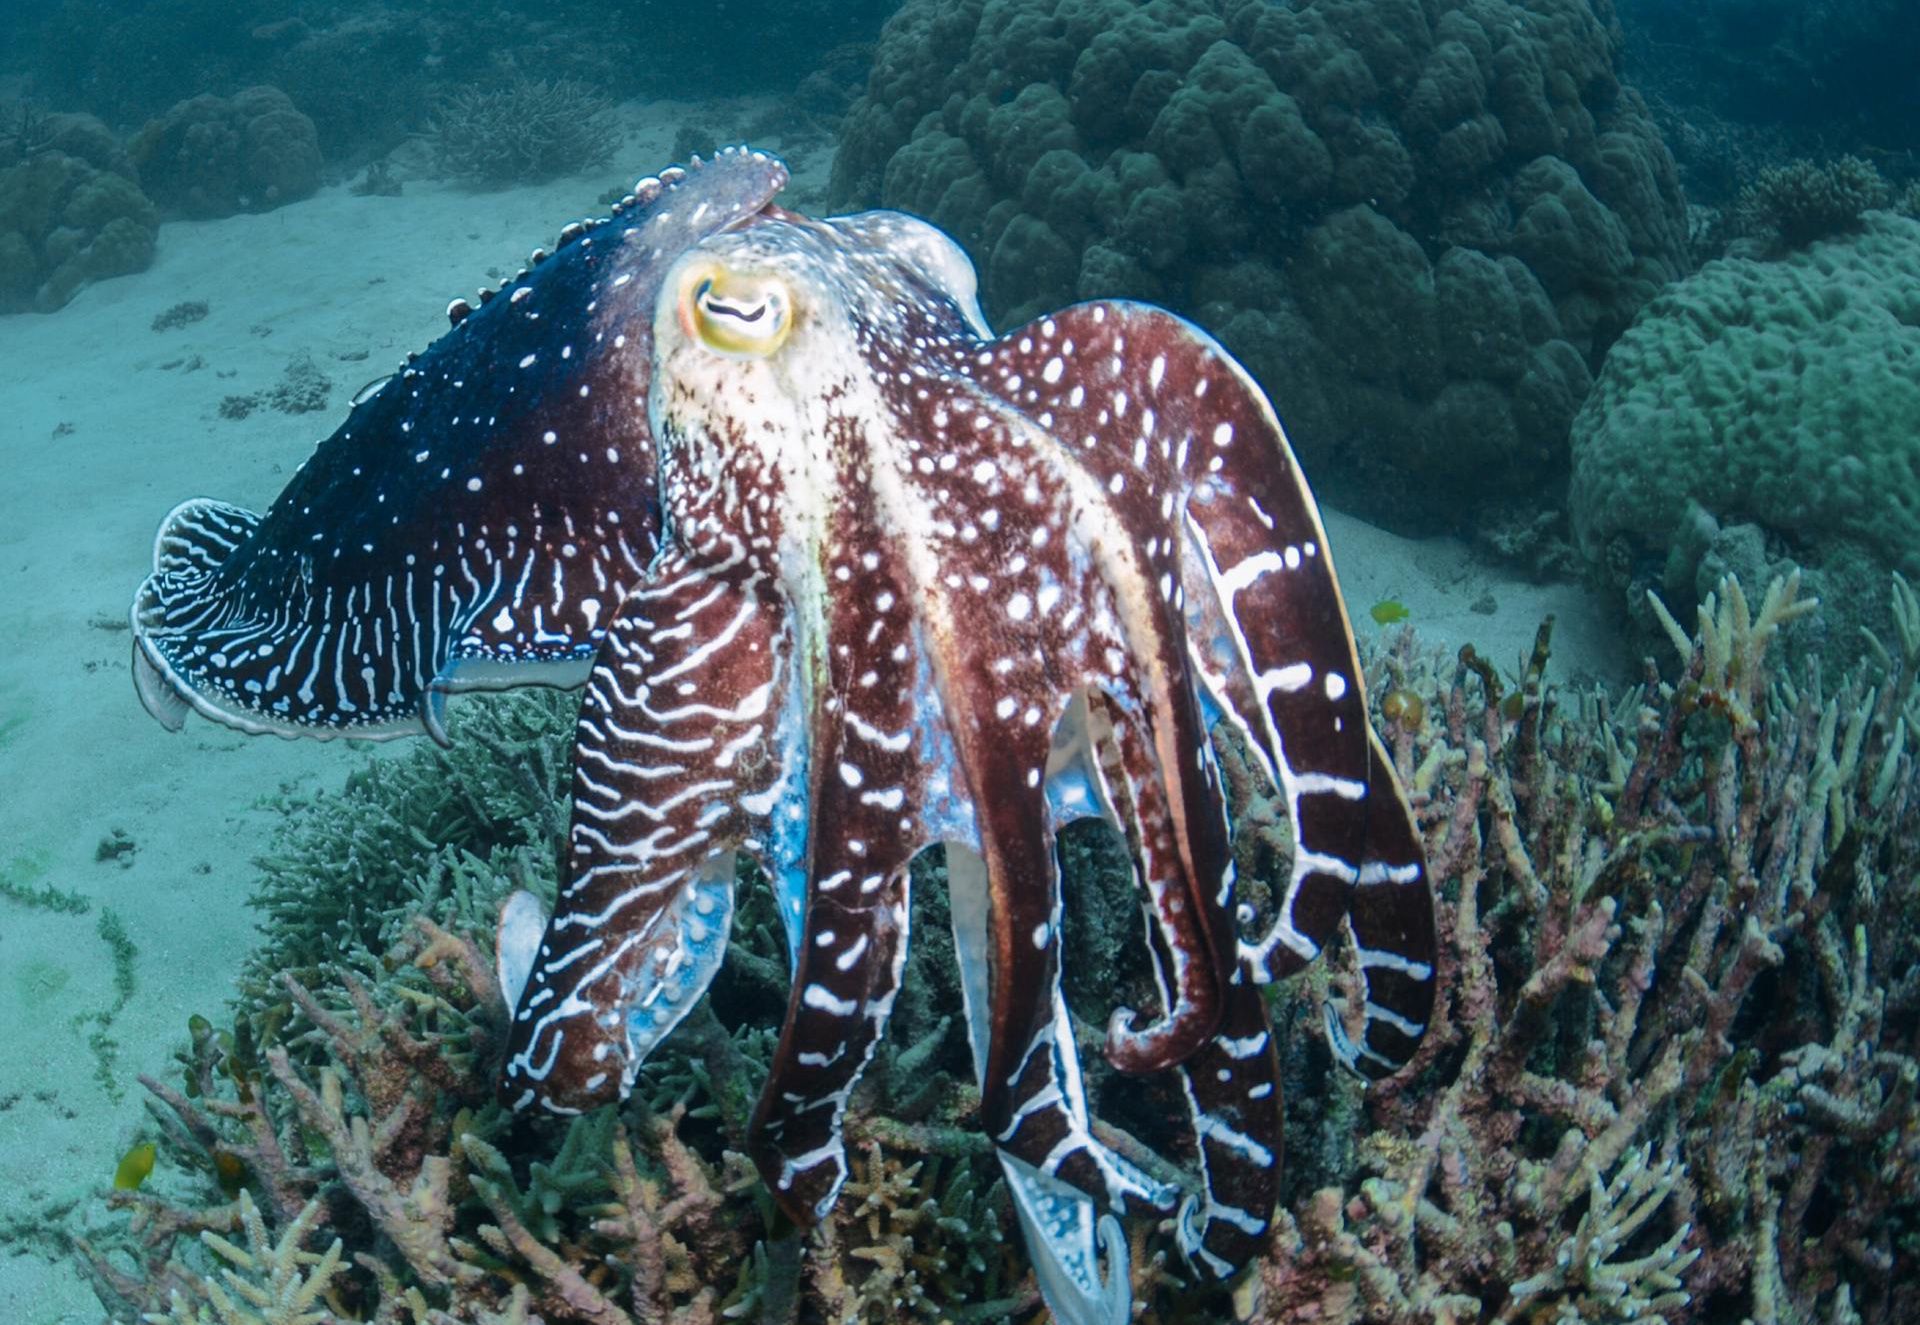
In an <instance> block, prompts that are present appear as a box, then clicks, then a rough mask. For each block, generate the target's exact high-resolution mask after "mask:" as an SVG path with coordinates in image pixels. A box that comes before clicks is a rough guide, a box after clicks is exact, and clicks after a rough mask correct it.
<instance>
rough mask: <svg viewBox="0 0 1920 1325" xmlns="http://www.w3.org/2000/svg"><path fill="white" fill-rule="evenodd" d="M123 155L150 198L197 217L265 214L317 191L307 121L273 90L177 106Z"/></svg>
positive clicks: (316, 159) (314, 141)
mask: <svg viewBox="0 0 1920 1325" xmlns="http://www.w3.org/2000/svg"><path fill="white" fill-rule="evenodd" d="M130 151H131V152H132V154H133V159H134V162H135V164H136V165H138V166H139V168H140V179H141V181H142V182H143V183H144V184H145V185H146V188H147V191H148V192H149V193H151V194H152V195H153V197H154V199H155V201H157V202H158V203H159V204H160V205H161V206H162V207H164V208H166V209H167V210H168V211H169V212H176V213H179V214H180V215H183V216H189V217H194V218H198V219H211V218H214V217H220V216H232V215H234V214H236V213H238V212H264V211H271V210H272V209H273V208H275V207H278V206H280V205H281V204H282V203H288V202H294V201H296V200H298V199H300V198H304V197H306V196H307V195H308V194H310V193H312V192H313V191H314V190H315V189H316V188H318V187H320V139H319V135H318V134H317V133H316V132H315V131H314V127H313V121H312V120H310V119H308V118H307V117H306V116H305V115H304V114H302V113H301V112H300V110H299V108H298V107H296V106H295V105H294V104H293V102H292V101H291V100H289V99H288V97H287V94H286V93H284V92H282V91H280V89H278V88H274V87H250V88H246V89H244V90H242V91H240V92H236V93H234V94H233V95H232V96H231V97H216V96H211V95H203V96H197V97H191V98H189V99H188V100H186V101H182V102H179V103H177V104H175V105H174V107H173V109H171V110H169V111H168V112H167V113H166V114H165V115H162V116H160V117H158V118H157V119H152V120H149V121H147V124H146V127H144V128H143V129H141V130H140V132H139V133H138V134H136V135H135V136H134V139H133V142H132V144H131V147H130Z"/></svg>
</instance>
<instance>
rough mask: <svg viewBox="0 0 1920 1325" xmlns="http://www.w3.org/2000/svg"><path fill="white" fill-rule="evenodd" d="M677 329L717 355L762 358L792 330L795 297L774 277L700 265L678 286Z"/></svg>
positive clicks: (774, 349) (777, 346)
mask: <svg viewBox="0 0 1920 1325" xmlns="http://www.w3.org/2000/svg"><path fill="white" fill-rule="evenodd" d="M680 325H681V327H682V329H683V330H685V332H686V333H687V335H688V336H689V337H691V338H692V339H694V340H697V341H699V342H700V344H702V345H704V346H706V347H707V348H708V349H709V350H712V351H713V352H714V353H715V354H724V355H726V356H728V357H729V358H744V359H764V358H766V357H767V356H769V355H771V354H772V353H773V352H774V351H776V350H778V349H779V348H780V346H781V345H782V344H784V343H785V342H786V339H787V333H788V332H790V331H792V330H793V297H792V295H791V294H790V293H789V292H788V289H787V285H786V282H784V281H782V280H781V279H780V278H779V277H778V276H774V275H769V274H763V273H759V272H744V273H743V272H734V271H729V270H727V269H726V268H725V267H720V266H707V267H699V268H696V269H695V270H693V271H691V272H689V273H687V277H686V280H685V282H684V283H683V284H682V285H681V287H680Z"/></svg>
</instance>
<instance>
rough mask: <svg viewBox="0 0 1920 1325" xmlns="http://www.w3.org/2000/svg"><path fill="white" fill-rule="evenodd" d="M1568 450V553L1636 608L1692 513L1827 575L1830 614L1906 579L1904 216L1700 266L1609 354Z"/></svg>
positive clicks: (1914, 446) (1919, 355)
mask: <svg viewBox="0 0 1920 1325" xmlns="http://www.w3.org/2000/svg"><path fill="white" fill-rule="evenodd" d="M1572 445H1573V480H1572V485H1571V488H1570V507H1571V514H1572V517H1573V527H1574V533H1575V536H1576V539H1577V542H1578V545H1579V547H1580V549H1581V552H1582V554H1583V556H1584V557H1585V558H1586V560H1587V561H1588V562H1589V563H1590V564H1591V565H1592V566H1593V567H1594V568H1595V570H1596V571H1598V572H1600V573H1601V574H1602V575H1604V576H1606V577H1607V578H1609V579H1610V580H1612V581H1613V582H1615V583H1617V584H1622V585H1624V586H1625V587H1626V588H1627V589H1628V591H1629V594H1630V599H1631V600H1634V601H1635V602H1636V603H1637V601H1638V600H1640V599H1642V598H1643V597H1644V595H1643V594H1641V593H1640V592H1639V591H1640V590H1641V589H1643V588H1645V587H1648V586H1649V585H1658V584H1660V583H1661V582H1662V580H1661V577H1663V576H1664V579H1665V582H1666V584H1667V585H1668V586H1669V588H1670V589H1671V588H1672V587H1674V584H1675V580H1676V576H1675V574H1674V573H1673V570H1672V568H1671V567H1669V566H1668V565H1667V563H1668V562H1670V561H1671V560H1672V559H1673V555H1674V554H1675V553H1676V551H1677V550H1679V549H1682V548H1684V547H1685V546H1686V545H1687V544H1688V542H1689V541H1690V539H1691V532H1690V527H1691V526H1692V525H1695V524H1698V523H1699V522H1700V519H1701V514H1702V513H1704V515H1705V516H1707V517H1710V518H1711V519H1712V520H1713V521H1716V522H1720V523H1724V524H1728V525H1742V524H1751V525H1756V526H1758V527H1759V529H1760V530H1761V531H1762V532H1763V533H1764V534H1765V535H1767V536H1768V537H1769V538H1771V539H1772V540H1774V541H1775V542H1776V543H1778V544H1781V545H1783V546H1784V547H1785V548H1786V549H1787V550H1788V551H1789V552H1790V553H1791V555H1792V558H1793V559H1794V560H1795V561H1797V562H1799V563H1800V564H1801V565H1803V566H1807V567H1809V568H1825V569H1826V570H1827V571H1829V572H1830V573H1829V574H1828V575H1827V576H1826V577H1825V578H1824V581H1823V582H1822V583H1821V584H1820V586H1819V588H1820V593H1821V596H1822V598H1823V599H1824V600H1825V601H1826V603H1827V605H1828V612H1827V615H1828V616H1829V617H1830V618H1835V619H1846V618H1850V617H1851V616H1853V615H1854V613H1853V612H1852V611H1851V609H1850V608H1848V607H1846V606H1845V604H1844V603H1843V601H1842V600H1843V599H1846V598H1848V597H1849V596H1850V595H1853V594H1858V593H1860V592H1868V593H1871V590H1870V589H1863V588H1861V587H1860V586H1871V585H1875V584H1878V583H1880V582H1883V581H1882V577H1883V575H1884V573H1885V572H1886V571H1887V570H1898V571H1901V572H1902V573H1904V574H1906V575H1908V576H1909V577H1911V576H1915V575H1920V222H1917V221H1913V220H1909V219H1907V218H1905V217H1901V216H1896V215H1894V214H1892V213H1890V212H1870V213H1868V214H1867V215H1866V217H1865V218H1864V220H1863V221H1862V229H1861V231H1860V233H1859V234H1858V235H1856V236H1851V237H1845V238H1836V239H1830V240H1825V241H1822V242H1819V243H1816V244H1814V245H1812V246H1811V247H1810V248H1808V249H1806V250H1804V251H1801V252H1797V253H1794V254H1791V255H1789V256H1787V257H1785V258H1783V259H1781V260H1779V261H1774V262H1767V261H1756V260H1751V259H1746V258H1725V259H1722V260H1720V261H1717V262H1711V263H1708V264H1707V265H1706V266H1705V267H1703V268H1701V269H1700V271H1698V272H1697V273H1695V274H1694V275H1693V276H1690V277H1689V278H1687V279H1686V280H1684V281H1682V282H1680V283H1679V284H1677V285H1675V286H1673V287H1672V288H1670V289H1669V290H1667V291H1666V292H1665V293H1663V294H1662V295H1660V296H1659V297H1658V298H1657V299H1655V300H1653V301H1652V302H1651V303H1649V304H1648V305H1647V306H1646V307H1645V308H1644V309H1643V310H1641V315H1640V318H1639V320H1638V321H1637V322H1636V323H1635V324H1634V325H1633V327H1632V329H1631V330H1629V331H1628V332H1627V334H1626V335H1625V336H1623V337H1621V339H1620V341H1619V343H1618V344H1617V345H1615V346H1614V348H1613V351H1612V353H1611V354H1610V355H1609V356H1608V358H1607V364H1606V368H1605V369H1604V370H1603V371H1602V372H1601V374H1600V378H1599V381H1598V382H1597V383H1596V385H1595V387H1594V390H1593V392H1592V394H1591V395H1589V397H1588V398H1587V402H1586V404H1585V405H1584V406H1583V407H1582V409H1581V411H1580V414H1579V416H1578V417H1577V418H1576V419H1575V421H1574V425H1573V433H1572ZM1681 569H1682V570H1683V571H1685V570H1686V568H1681ZM1872 569H1877V572H1878V573H1873V574H1864V575H1863V574H1861V573H1859V572H1861V571H1862V570H1872ZM1679 578H1682V579H1685V580H1691V579H1692V578H1693V576H1692V575H1691V574H1685V575H1683V576H1681V577H1679ZM1862 615H1865V616H1867V617H1869V618H1871V617H1874V616H1877V615H1878V614H1877V613H1874V612H1864V613H1862ZM1843 634H1844V635H1845V637H1846V642H1847V644H1848V647H1849V648H1852V647H1853V645H1854V639H1853V636H1852V632H1851V631H1845V632H1843Z"/></svg>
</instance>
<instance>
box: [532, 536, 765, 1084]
mask: <svg viewBox="0 0 1920 1325" xmlns="http://www.w3.org/2000/svg"><path fill="white" fill-rule="evenodd" d="M737 569H738V567H737V566H735V567H726V566H722V567H720V568H718V569H716V568H713V567H707V566H702V565H699V564H695V563H690V562H688V561H687V560H686V559H684V558H680V557H676V556H672V555H668V556H664V557H662V558H661V559H660V561H659V562H658V563H656V565H655V566H654V567H653V569H652V571H651V573H650V575H649V577H648V579H647V581H646V582H645V583H644V584H642V585H641V586H640V587H639V588H638V589H636V590H635V591H634V592H633V593H632V594H630V595H628V597H627V599H626V601H625V602H624V603H623V604H622V605H621V608H620V612H619V614H618V615H617V616H616V617H615V619H614V622H613V624H612V626H611V627H610V628H609V629H608V631H607V636H606V638H605V640H604V641H603V642H602V644H601V648H600V652H599V654H598V656H597V657H596V659H595V661H594V667H593V671H592V674H591V675H590V677H589V679H588V682H587V690H586V695H585V698H584V700H583V702H582V704H581V711H580V720H579V726H578V729H577V733H576V743H575V753H574V800H573V820H572V826H571V829H570V831H569V834H568V845H567V853H566V857H565V860H564V868H563V870H562V883H561V887H560V893H559V904H558V906H557V907H556V908H555V911H554V914H553V917H552V919H551V920H550V921H548V922H546V924H545V927H544V932H543V933H542V934H541V937H540V938H539V939H538V941H534V940H533V939H532V938H531V932H532V931H533V930H534V929H535V928H536V927H537V925H538V922H539V920H540V917H539V915H538V909H537V906H535V905H534V904H532V903H531V901H530V900H528V899H525V897H524V895H518V896H516V899H515V900H514V901H512V902H510V903H509V905H508V907H507V908H506V910H505V912H504V913H503V916H502V932H501V940H500V953H501V968H502V970H501V977H502V978H501V983H502V988H503V992H504V993H505V994H506V997H507V1000H508V1003H509V1006H510V1007H512V1009H513V1019H512V1022H511V1024H510V1029H509V1036H508V1043H507V1053H506V1062H505V1065H504V1067H503V1068H502V1070H501V1076H500V1081H499V1085H498V1090H499V1095H500V1098H501V1101H502V1103H504V1104H506V1105H507V1106H508V1107H510V1108H512V1109H516V1110H519V1109H528V1108H539V1109H543V1110H545V1111H547V1112H550V1113H559V1114H575V1113H580V1112H584V1111H585V1110H588V1109H592V1108H596V1107H598V1106H600V1105H602V1104H608V1103H612V1102H613V1101H615V1100H617V1099H622V1098H624V1097H625V1096H626V1093H627V1091H628V1090H629V1089H630V1088H631V1086H632V1084H633V1079H634V1074H635V1073H636V1072H637V1071H638V1070H639V1068H640V1065H641V1064H642V1062H644V1061H645V1059H646V1056H647V1055H648V1054H649V1053H650V1052H651V1051H652V1050H653V1049H654V1047H655V1046H657V1045H658V1044H659V1042H660V1041H661V1040H662V1039H663V1038H665V1036H666V1034H667V1033H668V1032H669V1031H670V1030H672V1029H673V1027H674V1026H675V1025H677V1024H678V1023H679V1022H680V1020H681V1019H682V1018H683V1017H685V1015H686V1014H687V1012H688V1011H689V1010H690V1009H691V1008H692V1006H693V1005H694V1003H695V1002H697V1001H698V1000H699V998H700V997H701V995H702V994H703V993H704V992H705V991H706V987H707V985H708V983H709V982H711V980H712V979H713V976H714V973H715V972H716V971H717V970H718V969H719V965H720V961H721V958H722V956H723V955H724V953H725V949H726V943H727V937H728V931H729V927H730V925H731V919H732V914H733V854H734V852H735V851H736V850H739V849H742V848H746V849H749V850H754V849H758V848H759V846H760V845H761V844H763V843H764V842H766V841H767V840H768V839H769V838H770V837H771V836H772V832H771V829H772V823H773V808H774V806H775V805H776V804H777V802H778V801H779V799H780V796H781V794H782V788H783V785H784V783H785V780H786V779H787V777H788V776H789V774H790V772H791V755H790V752H789V751H788V750H786V749H784V748H783V741H782V736H783V733H782V731H781V730H780V715H781V714H782V712H783V711H785V709H786V708H787V703H786V700H787V689H788V687H790V686H791V685H792V649H791V643H790V632H789V631H788V629H787V623H786V620H785V613H784V610H783V607H782V604H781V602H780V600H779V599H778V598H777V597H774V596H772V595H769V594H767V593H765V592H764V589H765V584H764V580H763V579H762V577H760V576H759V575H758V573H753V572H749V573H745V574H732V573H730V572H732V571H736V570H737Z"/></svg>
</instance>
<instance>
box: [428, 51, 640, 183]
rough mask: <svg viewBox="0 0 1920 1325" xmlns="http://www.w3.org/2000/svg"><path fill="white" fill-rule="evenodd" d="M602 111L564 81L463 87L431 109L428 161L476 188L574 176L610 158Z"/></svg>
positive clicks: (581, 87) (586, 91) (598, 102)
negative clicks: (431, 124)
mask: <svg viewBox="0 0 1920 1325" xmlns="http://www.w3.org/2000/svg"><path fill="white" fill-rule="evenodd" d="M610 108H611V104H610V103H609V102H608V101H607V99H606V98H605V97H603V96H601V95H600V94H599V93H598V92H595V91H594V90H593V89H592V88H590V87H588V86H587V85H585V84H584V83H578V82H575V81H573V80H572V79H567V78H560V79H555V80H553V81H551V82H548V81H544V80H543V81H535V80H533V79H529V78H517V79H515V80H513V81H512V82H510V83H508V84H506V85H505V86H503V87H497V88H463V89H462V90H460V91H458V92H455V93H453V94H452V95H450V96H448V97H446V98H445V99H443V100H442V101H441V102H440V103H439V105H438V106H437V107H436V108H435V110H434V114H433V129H432V134H431V141H432V145H433V152H434V159H435V161H436V162H437V164H438V167H439V169H440V172H441V173H442V174H444V175H447V176H449V177H451V178H454V179H459V180H464V181H466V182H467V183H470V184H476V185H479V186H480V187H482V188H493V189H498V188H505V187H507V186H508V185H510V184H537V183H540V182H542V181H545V180H549V179H554V178H556V177H558V176H561V175H572V174H578V173H579V172H581V171H585V170H591V169H592V168H594V167H595V166H598V165H601V164H603V163H604V162H605V161H606V160H607V158H608V157H610V156H611V155H613V149H614V145H615V143H616V142H617V141H618V140H617V138H616V136H615V133H614V130H613V126H612V123H611V122H610V120H609V118H608V114H607V112H608V110H609V109H610Z"/></svg>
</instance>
